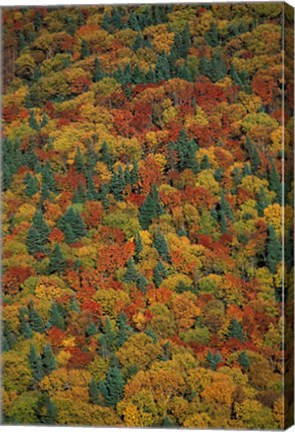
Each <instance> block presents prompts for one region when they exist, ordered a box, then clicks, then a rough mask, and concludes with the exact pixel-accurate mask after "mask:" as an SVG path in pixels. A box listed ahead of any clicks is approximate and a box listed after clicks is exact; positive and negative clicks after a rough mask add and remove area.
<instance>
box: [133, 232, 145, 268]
mask: <svg viewBox="0 0 295 432" xmlns="http://www.w3.org/2000/svg"><path fill="white" fill-rule="evenodd" d="M142 251H143V243H142V239H141V236H140V233H137V235H136V237H135V256H134V258H135V261H136V262H138V261H139V256H140V254H141V252H142Z"/></svg>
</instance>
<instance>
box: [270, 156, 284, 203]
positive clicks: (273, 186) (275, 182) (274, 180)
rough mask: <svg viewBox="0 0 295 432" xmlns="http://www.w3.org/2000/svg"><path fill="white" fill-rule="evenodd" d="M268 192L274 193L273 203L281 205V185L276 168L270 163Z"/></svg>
mask: <svg viewBox="0 0 295 432" xmlns="http://www.w3.org/2000/svg"><path fill="white" fill-rule="evenodd" d="M268 181H269V187H270V190H272V191H274V192H275V193H276V198H275V202H276V203H279V204H282V185H281V181H280V177H279V175H278V172H277V170H276V167H275V165H274V163H273V161H271V168H270V171H269V176H268Z"/></svg>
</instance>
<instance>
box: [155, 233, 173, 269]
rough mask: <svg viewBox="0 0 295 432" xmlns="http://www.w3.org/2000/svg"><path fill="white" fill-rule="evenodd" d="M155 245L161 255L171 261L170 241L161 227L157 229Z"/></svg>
mask: <svg viewBox="0 0 295 432" xmlns="http://www.w3.org/2000/svg"><path fill="white" fill-rule="evenodd" d="M154 247H155V249H157V251H158V253H159V255H160V257H161V258H163V260H165V261H166V262H169V261H170V256H169V248H168V243H167V241H166V238H165V236H164V235H163V234H162V233H161V231H160V230H159V229H158V230H157V231H156V234H155V237H154Z"/></svg>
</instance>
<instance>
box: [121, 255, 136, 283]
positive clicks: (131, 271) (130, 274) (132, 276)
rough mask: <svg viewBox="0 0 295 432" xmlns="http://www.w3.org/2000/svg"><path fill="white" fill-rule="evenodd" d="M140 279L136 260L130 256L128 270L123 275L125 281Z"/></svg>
mask: <svg viewBox="0 0 295 432" xmlns="http://www.w3.org/2000/svg"><path fill="white" fill-rule="evenodd" d="M137 279H138V273H137V270H136V268H135V266H134V261H133V259H132V258H128V261H127V270H126V273H125V274H124V276H123V281H124V282H136V281H137Z"/></svg>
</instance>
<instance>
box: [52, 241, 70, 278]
mask: <svg viewBox="0 0 295 432" xmlns="http://www.w3.org/2000/svg"><path fill="white" fill-rule="evenodd" d="M66 265H67V264H66V260H65V258H64V256H63V253H62V251H61V248H60V245H59V244H56V245H55V247H54V249H53V253H52V255H51V257H50V261H49V264H48V274H52V273H57V274H59V275H60V274H61V273H62V272H63V271H64V270H65V268H66Z"/></svg>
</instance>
